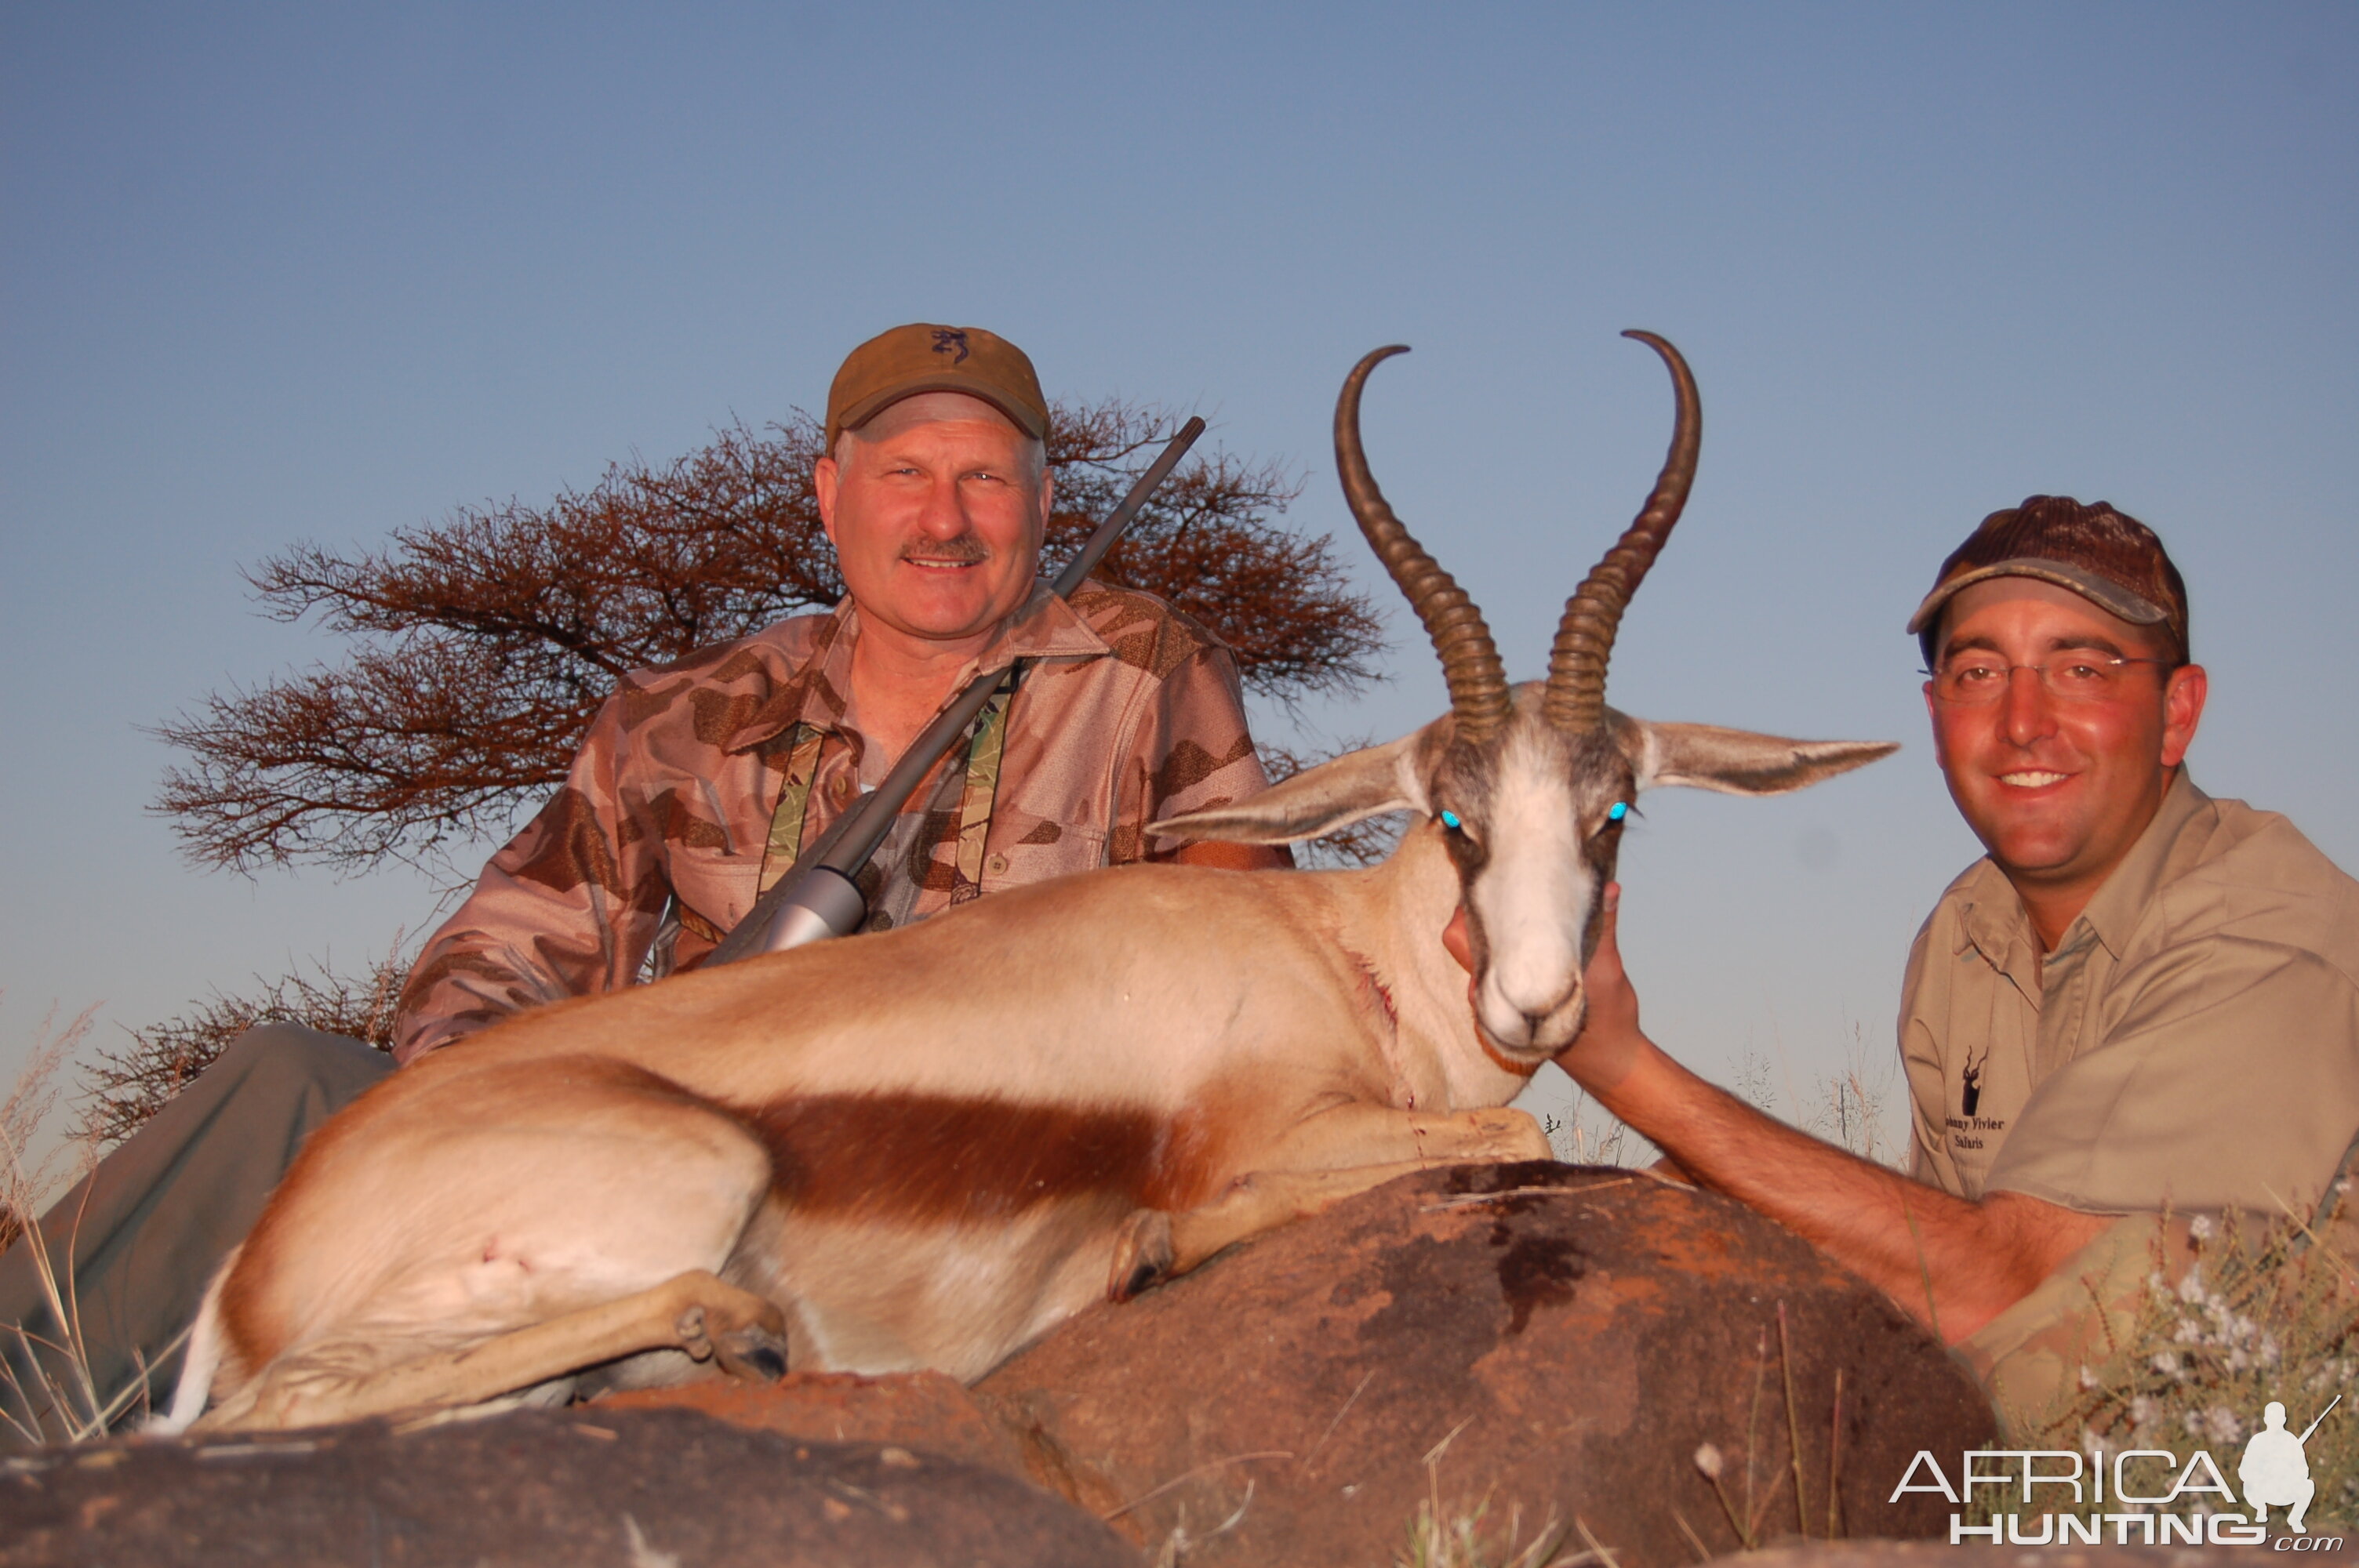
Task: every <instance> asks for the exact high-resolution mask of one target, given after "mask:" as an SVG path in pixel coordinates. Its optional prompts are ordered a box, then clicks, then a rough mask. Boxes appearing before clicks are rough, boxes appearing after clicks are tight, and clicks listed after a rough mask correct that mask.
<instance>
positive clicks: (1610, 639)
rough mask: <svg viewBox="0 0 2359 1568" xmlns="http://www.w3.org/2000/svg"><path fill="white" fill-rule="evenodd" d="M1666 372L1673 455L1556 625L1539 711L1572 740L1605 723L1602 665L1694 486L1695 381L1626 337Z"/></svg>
mask: <svg viewBox="0 0 2359 1568" xmlns="http://www.w3.org/2000/svg"><path fill="white" fill-rule="evenodd" d="M1622 335H1623V336H1624V337H1625V338H1636V339H1637V340H1638V341H1640V342H1642V343H1644V344H1646V345H1647V347H1648V348H1650V349H1652V350H1654V351H1656V352H1657V353H1658V354H1660V355H1662V356H1663V362H1664V363H1665V364H1667V365H1669V367H1670V370H1671V386H1672V389H1673V391H1674V392H1675V393H1676V394H1677V395H1678V399H1679V415H1678V417H1677V418H1676V419H1675V420H1674V421H1673V423H1672V426H1671V449H1670V451H1669V454H1668V455H1667V456H1665V458H1664V459H1663V471H1662V472H1661V473H1660V474H1659V475H1658V476H1657V477H1656V480H1655V492H1654V493H1653V494H1652V495H1649V496H1648V497H1647V504H1646V505H1645V506H1644V507H1643V508H1641V509H1640V511H1639V513H1638V516H1637V519H1636V521H1635V522H1633V523H1632V524H1630V526H1629V528H1628V530H1627V531H1626V532H1625V533H1624V534H1623V535H1622V537H1621V538H1620V539H1619V540H1618V541H1616V542H1615V544H1614V547H1613V548H1612V549H1610V550H1608V551H1606V552H1605V558H1604V559H1603V560H1601V561H1599V562H1598V563H1597V565H1596V566H1594V567H1593V568H1590V572H1589V576H1588V577H1587V578H1585V579H1582V585H1581V586H1580V587H1579V588H1578V589H1574V590H1573V595H1572V597H1571V599H1569V600H1565V605H1564V619H1563V620H1562V621H1561V622H1558V624H1557V629H1556V644H1555V646H1553V647H1552V648H1550V649H1549V673H1548V693H1547V696H1546V697H1544V698H1543V699H1542V702H1541V705H1540V711H1541V712H1542V713H1543V714H1545V715H1546V716H1547V718H1548V720H1549V723H1551V724H1553V725H1555V726H1556V727H1557V728H1558V729H1560V730H1564V731H1566V732H1567V733H1570V734H1578V733H1580V732H1582V731H1584V730H1593V729H1595V728H1596V727H1597V726H1598V725H1600V724H1602V723H1603V722H1604V721H1605V663H1606V661H1607V660H1608V659H1610V658H1612V657H1613V655H1614V633H1615V631H1616V630H1618V629H1619V628H1620V626H1621V624H1622V611H1624V610H1625V609H1626V608H1627V607H1628V606H1629V603H1630V596H1631V595H1632V594H1634V593H1636V592H1637V591H1638V584H1639V582H1640V581H1641V580H1643V579H1645V577H1646V575H1647V568H1648V567H1651V566H1653V565H1654V564H1655V557H1656V556H1657V555H1658V553H1660V551H1661V550H1662V547H1663V541H1664V540H1665V539H1668V538H1669V537H1670V533H1671V524H1674V523H1677V522H1678V521H1679V520H1680V508H1682V507H1684V506H1685V505H1686V504H1687V503H1688V487H1689V486H1690V485H1692V484H1694V483H1695V471H1696V452H1697V450H1698V449H1699V448H1701V445H1702V443H1703V405H1702V402H1701V400H1700V399H1699V398H1698V397H1697V396H1696V384H1695V377H1694V376H1693V375H1692V374H1690V373H1689V371H1688V362H1687V361H1685V360H1683V359H1681V358H1680V351H1679V350H1677V349H1675V348H1673V347H1671V345H1670V344H1669V343H1667V342H1665V341H1663V340H1662V339H1660V338H1658V337H1657V336H1655V334H1654V333H1652V332H1639V331H1629V332H1625V333H1623V334H1622Z"/></svg>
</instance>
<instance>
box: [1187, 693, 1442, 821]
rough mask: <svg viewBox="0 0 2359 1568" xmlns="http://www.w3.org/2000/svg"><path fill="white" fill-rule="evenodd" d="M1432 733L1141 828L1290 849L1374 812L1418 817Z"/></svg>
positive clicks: (1365, 750) (1351, 756) (1351, 754)
mask: <svg viewBox="0 0 2359 1568" xmlns="http://www.w3.org/2000/svg"><path fill="white" fill-rule="evenodd" d="M1439 722H1440V723H1447V722H1448V720H1447V719H1442V720H1440V721H1439ZM1433 728H1434V726H1433V725H1430V724H1429V725H1427V726H1426V727H1425V729H1424V730H1416V731H1413V732H1412V733H1410V734H1407V735H1404V736H1402V737H1401V738H1400V739H1399V740H1397V741H1391V742H1389V743H1387V744H1386V745H1382V746H1367V747H1364V748H1362V749H1361V750H1359V751H1357V752H1344V753H1343V755H1342V756H1340V757H1335V758H1332V759H1330V760H1329V761H1327V762H1321V763H1320V764H1319V765H1318V766H1317V767H1315V768H1305V769H1303V770H1302V772H1300V773H1297V774H1295V775H1294V776H1293V777H1292V778H1290V779H1288V780H1286V781H1285V782H1284V783H1282V784H1272V785H1271V786H1270V787H1269V788H1267V789H1266V790H1264V791H1262V792H1261V794H1259V795H1251V796H1248V797H1247V798H1245V799H1244V800H1241V801H1238V802H1236V803H1235V804H1234V805H1232V806H1212V807H1211V808H1210V809H1208V810H1204V811H1191V812H1190V813H1189V814H1188V815H1187V816H1172V817H1167V818H1165V819H1164V820H1163V821H1161V822H1153V823H1149V824H1148V825H1147V831H1148V832H1149V833H1153V834H1155V835H1157V836H1158V837H1160V838H1212V839H1217V840H1220V841H1221V842H1223V843H1229V844H1291V843H1293V842H1295V841H1296V840H1297V839H1300V838H1318V837H1319V835H1321V833H1332V832H1333V831H1334V830H1335V829H1336V828H1338V827H1347V826H1349V825H1350V824H1352V823H1354V822H1357V821H1359V820H1360V819H1361V818H1362V817H1365V816H1376V815H1377V814H1378V813H1380V812H1386V811H1402V810H1408V811H1423V810H1425V808H1426V805H1425V803H1426V794H1425V770H1424V769H1423V767H1421V766H1420V765H1419V753H1420V748H1421V746H1422V745H1423V743H1424V741H1425V740H1426V736H1427V732H1428V731H1430V730H1432V729H1433Z"/></svg>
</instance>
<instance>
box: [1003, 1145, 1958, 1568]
mask: <svg viewBox="0 0 2359 1568" xmlns="http://www.w3.org/2000/svg"><path fill="white" fill-rule="evenodd" d="M976 1391H977V1393H978V1394H979V1395H981V1396H982V1397H984V1399H985V1400H987V1401H990V1402H993V1403H995V1405H996V1406H997V1407H998V1409H999V1410H1000V1411H1001V1412H1002V1413H1003V1415H1004V1416H1005V1418H1006V1419H1007V1420H1008V1422H1010V1424H1011V1426H1013V1427H1014V1428H1015V1429H1016V1431H1017V1433H1018V1435H1019V1437H1020V1438H1021V1439H1022V1441H1023V1442H1024V1443H1025V1444H1026V1445H1027V1448H1028V1450H1029V1453H1030V1458H1031V1462H1032V1464H1033V1466H1034V1472H1035V1474H1036V1475H1038V1476H1040V1477H1041V1478H1042V1479H1043V1480H1044V1481H1046V1482H1048V1483H1049V1484H1051V1485H1054V1486H1056V1487H1059V1488H1060V1489H1061V1490H1063V1491H1065V1492H1066V1494H1067V1495H1068V1496H1070V1497H1071V1498H1074V1500H1075V1501H1076V1502H1078V1503H1080V1504H1081V1505H1082V1507H1083V1508H1085V1509H1089V1510H1090V1511H1091V1512H1093V1513H1096V1514H1099V1515H1100V1516H1101V1517H1112V1518H1113V1519H1115V1521H1116V1523H1117V1525H1118V1527H1119V1528H1122V1529H1124V1530H1125V1532H1126V1533H1128V1534H1130V1535H1131V1536H1132V1538H1133V1539H1134V1540H1137V1541H1141V1542H1142V1543H1145V1544H1147V1545H1149V1546H1151V1547H1154V1548H1156V1549H1158V1550H1161V1549H1163V1548H1165V1547H1167V1546H1168V1545H1169V1543H1170V1542H1172V1541H1174V1539H1175V1538H1177V1539H1178V1540H1180V1541H1181V1542H1182V1544H1183V1545H1184V1546H1185V1548H1186V1551H1185V1560H1186V1561H1187V1562H1188V1563H1190V1564H1200V1563H1201V1564H1211V1563H1256V1564H1263V1563H1287V1564H1288V1565H1289V1568H1316V1565H1319V1564H1328V1563H1332V1564H1337V1565H1339V1568H1340V1565H1342V1564H1353V1565H1364V1564H1368V1563H1389V1562H1391V1561H1393V1560H1394V1556H1395V1554H1396V1552H1399V1551H1400V1550H1401V1549H1402V1548H1403V1546H1404V1544H1405V1542H1406V1541H1407V1539H1408V1530H1409V1528H1410V1525H1411V1521H1412V1520H1413V1519H1414V1518H1415V1517H1416V1516H1417V1514H1418V1512H1419V1509H1420V1508H1421V1507H1430V1506H1432V1505H1434V1504H1438V1505H1439V1511H1440V1515H1441V1516H1442V1518H1443V1520H1444V1522H1445V1523H1446V1522H1447V1521H1449V1520H1451V1519H1458V1518H1463V1517H1466V1516H1469V1515H1471V1514H1473V1512H1474V1511H1475V1510H1476V1509H1482V1510H1484V1519H1485V1520H1486V1523H1485V1525H1484V1530H1486V1531H1490V1532H1493V1533H1494V1534H1495V1533H1497V1532H1499V1531H1501V1530H1504V1529H1505V1527H1506V1521H1507V1520H1508V1519H1510V1518H1515V1519H1519V1520H1520V1521H1521V1528H1522V1532H1523V1534H1524V1536H1525V1538H1526V1539H1528V1538H1529V1536H1530V1535H1531V1534H1532V1533H1533V1532H1534V1531H1535V1530H1537V1529H1538V1528H1539V1527H1540V1526H1542V1525H1543V1524H1545V1523H1547V1522H1549V1521H1550V1520H1551V1519H1553V1520H1554V1521H1555V1522H1556V1523H1558V1524H1560V1525H1561V1526H1562V1527H1564V1528H1565V1529H1566V1530H1574V1531H1581V1530H1585V1531H1586V1532H1587V1536H1588V1538H1591V1539H1593V1541H1595V1542H1596V1543H1598V1544H1601V1545H1603V1546H1604V1547H1606V1548H1609V1549H1611V1550H1612V1551H1613V1552H1614V1553H1615V1560H1616V1561H1618V1562H1619V1563H1621V1564H1622V1568H1646V1565H1648V1564H1672V1563H1694V1562H1696V1561H1697V1560H1698V1559H1699V1558H1700V1557H1701V1556H1705V1555H1712V1554H1717V1553H1720V1552H1728V1551H1732V1550H1735V1549H1737V1548H1738V1547H1739V1546H1741V1545H1743V1544H1745V1542H1744V1541H1741V1540H1740V1537H1739V1535H1738V1533H1737V1532H1738V1528H1739V1527H1740V1526H1741V1527H1742V1528H1743V1529H1744V1530H1745V1531H1746V1532H1748V1533H1749V1534H1750V1535H1751V1536H1752V1538H1753V1540H1754V1541H1768V1540H1773V1539H1775V1538H1777V1537H1778V1536H1780V1535H1788V1534H1794V1533H1797V1532H1800V1533H1807V1534H1809V1535H1812V1536H1822V1535H1825V1534H1827V1533H1828V1532H1829V1529H1830V1520H1831V1519H1832V1521H1833V1526H1834V1528H1835V1529H1837V1530H1841V1531H1843V1532H1846V1533H1850V1534H1857V1535H1886V1536H1912V1535H1924V1534H1930V1533H1932V1532H1933V1531H1936V1530H1945V1529H1946V1526H1947V1523H1948V1510H1949V1505H1948V1504H1946V1503H1945V1502H1943V1501H1942V1500H1941V1499H1940V1498H1939V1497H1933V1498H1930V1500H1929V1499H1928V1498H1926V1497H1924V1496H1922V1495H1917V1494H1911V1495H1910V1496H1908V1497H1905V1498H1902V1499H1901V1501H1900V1503H1899V1504H1897V1505H1894V1504H1891V1503H1888V1502H1887V1501H1886V1498H1888V1497H1889V1495H1890V1494H1891V1492H1892V1491H1893V1488H1894V1487H1896V1486H1897V1483H1898V1482H1899V1480H1900V1478H1901V1476H1902V1475H1903V1473H1904V1472H1905V1471H1906V1469H1907V1467H1908V1461H1909V1459H1910V1458H1911V1457H1912V1456H1913V1454H1915V1452H1916V1451H1917V1450H1918V1449H1919V1448H1926V1449H1931V1450H1933V1451H1934V1452H1936V1453H1937V1454H1956V1453H1958V1452H1960V1451H1961V1450H1962V1449H1967V1448H1978V1447H1987V1446H1989V1444H1990V1442H1991V1439H1992V1433H1993V1432H1994V1430H1995V1422H1993V1420H1992V1417H1991V1412H1990V1411H1989V1409H1988V1407H1987V1406H1986V1405H1985V1404H1984V1401H1983V1400H1982V1398H1981V1396H1980V1395H1979V1393H1978V1392H1977V1391H1976V1390H1975V1387H1974V1385H1973V1382H1972V1380H1971V1379H1968V1378H1967V1376H1966V1375H1965V1374H1964V1373H1963V1372H1962V1371H1961V1370H1960V1369H1959V1368H1957V1367H1956V1366H1955V1365H1954V1364H1953V1363H1952V1362H1951V1359H1950V1357H1949V1356H1948V1355H1947V1354H1946V1353H1945V1352H1944V1351H1943V1350H1942V1349H1941V1348H1940V1346H1939V1345H1937V1344H1936V1343H1935V1342H1934V1341H1933V1340H1932V1339H1931V1337H1930V1336H1928V1335H1927V1334H1926V1333H1925V1332H1924V1331H1923V1330H1922V1329H1921V1328H1919V1326H1918V1325H1916V1324H1914V1323H1913V1322H1911V1321H1910V1320H1909V1319H1908V1317H1907V1316H1906V1315H1905V1314H1902V1313H1901V1312H1899V1311H1898V1310H1897V1309H1896V1308H1895V1307H1894V1306H1893V1304H1892V1303H1890V1302H1889V1301H1888V1300H1886V1298H1885V1297H1884V1296H1883V1295H1882V1294H1881V1293H1880V1292H1876V1291H1875V1290H1874V1289H1872V1288H1871V1287H1869V1286H1868V1285H1866V1284H1865V1283H1864V1282H1863V1281H1860V1280H1858V1279H1856V1278H1854V1277H1853V1276H1852V1275H1850V1274H1847V1273H1845V1272H1844V1271H1842V1270H1840V1269H1838V1268H1836V1267H1834V1266H1833V1265H1832V1264H1831V1263H1829V1262H1828V1261H1827V1260H1825V1259H1824V1258H1822V1257H1821V1256H1820V1255H1819V1254H1818V1253H1817V1252H1815V1251H1814V1250H1812V1249H1810V1247H1809V1246H1807V1245H1806V1244H1804V1243H1803V1242H1801V1241H1800V1240H1799V1239H1797V1238H1795V1237H1793V1236H1792V1235H1790V1234H1789V1233H1788V1232H1786V1231H1784V1230H1782V1229H1780V1228H1778V1227H1776V1226H1774V1225H1771V1224H1769V1223H1767V1221H1764V1220H1762V1219H1761V1218H1759V1217H1756V1216H1755V1215H1753V1214H1752V1213H1750V1212H1749V1211H1747V1210H1745V1208H1743V1207H1742V1206H1738V1205H1736V1204H1734V1203H1730V1202H1727V1201H1725V1200H1723V1199H1721V1198H1717V1197H1713V1196H1711V1195H1705V1194H1701V1193H1697V1192H1693V1191H1690V1190H1688V1189H1685V1188H1680V1187H1677V1186H1674V1185H1671V1184H1666V1183H1662V1182H1658V1181H1656V1180H1653V1179H1651V1178H1648V1177H1647V1176H1644V1175H1641V1174H1637V1173H1631V1172H1627V1171H1609V1170H1599V1169H1593V1168H1579V1167H1573V1166H1566V1165H1552V1164H1544V1163H1543V1164H1516V1165H1493V1166H1467V1167H1462V1168H1460V1169H1456V1170H1451V1171H1440V1172H1431V1173H1425V1174H1421V1175H1417V1176H1410V1177H1405V1178H1403V1179H1401V1180H1400V1181H1397V1182H1395V1183H1392V1184H1389V1185H1386V1186H1384V1187H1382V1188H1379V1189H1377V1190H1375V1191H1373V1192H1370V1193H1366V1194H1363V1195H1360V1196H1358V1197H1356V1198H1353V1199H1352V1200H1350V1201H1349V1202H1347V1203H1344V1204H1343V1205H1341V1206H1337V1207H1336V1208H1335V1209H1333V1210H1332V1211H1330V1212H1329V1213H1328V1214H1326V1215H1323V1216H1321V1217H1318V1218H1315V1219H1312V1220H1309V1221H1305V1222H1303V1223H1301V1224H1299V1225H1294V1226H1289V1227H1286V1228H1284V1229H1281V1230H1278V1231H1276V1232H1273V1233H1271V1234H1270V1235H1267V1236H1265V1237H1263V1238H1259V1239H1258V1240H1256V1242H1255V1243H1254V1244H1253V1245H1252V1246H1250V1247H1245V1248H1240V1249H1236V1250H1235V1251H1234V1252H1232V1253H1229V1254H1227V1255H1224V1256H1223V1257H1222V1258H1219V1259H1216V1260H1213V1261H1212V1263H1210V1264H1209V1265H1207V1266H1205V1267H1204V1268H1202V1269H1200V1270H1198V1271H1196V1272H1195V1273H1193V1274H1191V1275H1190V1276H1188V1277H1186V1278H1184V1279H1181V1280H1178V1281H1173V1282H1172V1283H1171V1284H1169V1285H1168V1286H1165V1287H1163V1288H1161V1289H1159V1290H1156V1291H1152V1292H1147V1293H1146V1294H1145V1295H1142V1296H1141V1297H1139V1298H1138V1299H1137V1300H1135V1301H1133V1302H1130V1303H1125V1304H1124V1305H1120V1306H1113V1307H1105V1308H1100V1309H1096V1310H1093V1311H1092V1312H1089V1313H1086V1314H1082V1316H1081V1317H1078V1318H1076V1319H1074V1320H1073V1321H1072V1322H1071V1323H1070V1324H1068V1325H1065V1326H1064V1327H1063V1328H1062V1329H1060V1331H1059V1332H1058V1333H1057V1334H1055V1335H1053V1336H1050V1337H1049V1339H1047V1340H1045V1341H1043V1342H1042V1343H1040V1344H1039V1345H1037V1346H1033V1347H1032V1348H1031V1349H1029V1350H1027V1351H1026V1352H1025V1353H1024V1354H1022V1355H1020V1356H1018V1357H1016V1358H1014V1359H1013V1360H1011V1361H1009V1362H1008V1363H1006V1365H1005V1366H1003V1367H1001V1368H999V1369H998V1370H996V1371H995V1372H994V1373H993V1374H992V1375H991V1376H990V1377H989V1378H987V1379H984V1381H983V1382H982V1383H981V1384H980V1385H979V1386H978V1388H977V1390H976ZM1796 1434H1799V1444H1796V1443H1795V1442H1794V1440H1793V1439H1794V1437H1795V1435H1796ZM1797 1446H1799V1463H1798V1461H1797V1457H1796V1454H1795V1449H1796V1447H1797ZM1700 1454H1701V1462H1700V1459H1699V1455H1700ZM1712 1468H1716V1469H1717V1470H1718V1472H1719V1475H1718V1476H1717V1478H1716V1479H1715V1478H1714V1477H1712V1476H1709V1475H1707V1474H1706V1471H1707V1470H1708V1469H1712ZM1798 1469H1799V1501H1798V1492H1797V1471H1798ZM1732 1516H1733V1518H1734V1522H1732ZM1572 1544H1573V1545H1574V1547H1576V1548H1579V1547H1582V1546H1583V1545H1586V1544H1588V1541H1586V1540H1584V1539H1582V1537H1581V1536H1580V1535H1579V1534H1578V1533H1576V1535H1575V1539H1574V1541H1573V1542H1572ZM1700 1549H1701V1550H1700Z"/></svg>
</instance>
